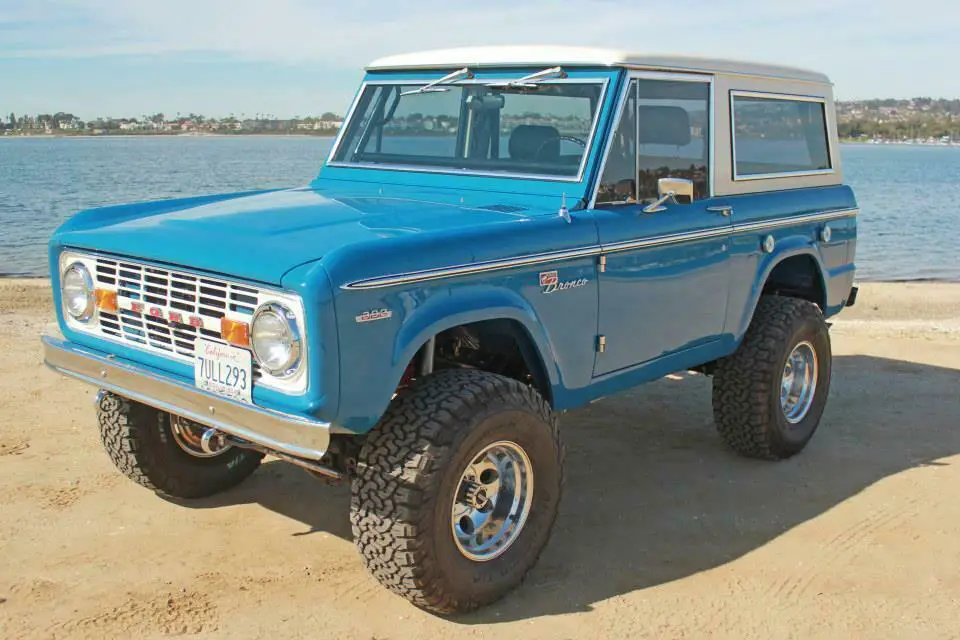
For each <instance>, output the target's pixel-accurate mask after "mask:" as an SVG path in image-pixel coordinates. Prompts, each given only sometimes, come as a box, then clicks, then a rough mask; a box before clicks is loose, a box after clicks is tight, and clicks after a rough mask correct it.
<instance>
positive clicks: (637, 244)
mask: <svg viewBox="0 0 960 640" xmlns="http://www.w3.org/2000/svg"><path fill="white" fill-rule="evenodd" d="M859 211H860V210H859V209H837V210H833V211H822V212H818V213H808V214H804V215H799V216H790V217H787V218H777V219H774V220H760V221H757V222H747V223H742V224H733V225H732V226H730V227H720V228H715V229H707V230H704V231H690V232H686V233H674V234H670V235H665V236H654V237H651V238H640V239H637V240H629V241H625V242H616V243H612V244H606V245H600V244H597V245H593V246H589V247H580V248H576V249H567V250H564V251H550V252H545V253H537V254H532V255H527V256H518V257H515V258H504V259H502V260H488V261H485V262H475V263H472V264H461V265H454V266H451V267H438V268H435V269H424V270H421V271H410V272H407V273H398V274H391V275H387V276H380V277H376V278H367V279H364V280H356V281H353V282H348V283H346V284H344V285H341V288H342V289H347V290H363V289H381V288H384V287H395V286H398V285H403V284H412V283H416V282H426V281H429V280H439V279H441V278H452V277H457V276H466V275H473V274H476V273H488V272H491V271H501V270H504V269H513V268H516V267H528V266H532V265H539V264H547V263H550V262H558V261H561V260H573V259H576V258H584V257H589V256H596V255H601V254H605V253H616V252H619V251H630V250H633V249H643V248H647V247H657V246H664V245H670V244H678V243H681V242H690V241H694V240H703V239H706V238H715V237H718V236H727V235H736V234H738V233H747V232H751V231H766V230H768V229H778V228H781V227H789V226H793V225H799V224H809V223H811V222H827V221H829V220H836V219H838V218H848V217H851V216H855V215H857V214H858V213H859Z"/></svg>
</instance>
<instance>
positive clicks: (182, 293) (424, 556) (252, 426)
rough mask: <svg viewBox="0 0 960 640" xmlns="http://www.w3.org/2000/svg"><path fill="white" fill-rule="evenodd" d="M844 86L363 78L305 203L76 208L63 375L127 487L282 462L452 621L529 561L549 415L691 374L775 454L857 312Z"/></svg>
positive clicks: (165, 487) (543, 522) (763, 72)
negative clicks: (838, 94)
mask: <svg viewBox="0 0 960 640" xmlns="http://www.w3.org/2000/svg"><path fill="white" fill-rule="evenodd" d="M856 220H857V203H856V200H855V198H854V194H853V192H852V191H851V189H850V188H849V187H847V186H845V185H844V184H843V179H842V174H841V167H840V154H839V152H838V143H837V133H836V127H835V115H834V104H833V98H832V88H831V84H830V82H829V80H828V79H827V78H826V77H825V76H823V75H821V74H819V73H814V72H810V71H803V70H799V69H793V68H787V67H780V66H771V65H761V64H747V63H739V62H732V61H726V60H712V59H694V58H684V57H666V56H647V55H635V54H629V53H622V52H617V51H608V50H596V49H582V48H569V47H557V48H550V47H494V48H475V49H455V50H447V51H438V52H429V53H420V54H410V55H400V56H394V57H389V58H385V59H382V60H379V61H376V62H374V63H373V64H371V65H370V66H369V67H368V68H367V73H366V75H365V77H364V79H363V82H362V84H361V86H360V89H359V91H358V93H357V95H356V98H355V100H354V102H353V105H352V106H351V107H350V110H349V114H348V116H347V118H346V122H345V124H344V126H343V128H342V131H341V132H340V135H339V137H338V138H337V140H336V142H335V143H334V145H333V148H332V150H331V151H330V155H329V157H328V158H327V161H326V162H325V164H324V165H323V168H322V170H321V171H320V173H319V175H318V177H317V178H316V179H315V180H314V181H313V182H312V183H310V185H309V186H306V187H302V188H296V189H285V190H272V191H250V192H243V193H228V194H222V195H214V196H205V197H195V198H182V199H175V200H162V201H157V202H147V203H139V204H130V205H123V206H113V207H105V208H99V209H94V210H89V211H83V212H81V213H78V214H77V215H75V216H73V217H72V218H71V219H70V220H69V221H68V222H66V223H65V224H64V225H63V226H62V227H60V229H58V230H57V231H56V233H55V234H54V236H53V238H52V240H51V242H50V271H51V273H52V274H53V288H54V292H55V300H56V309H57V316H58V321H59V331H55V332H51V333H50V335H47V336H45V337H44V345H45V358H46V362H47V364H48V365H49V366H50V367H52V368H53V369H55V370H57V371H60V372H62V373H64V374H66V375H68V376H72V377H74V378H77V379H80V380H83V381H85V382H88V383H90V384H92V385H94V387H96V388H98V389H99V390H100V392H99V395H98V396H97V415H98V421H99V427H100V434H101V437H102V440H103V444H104V446H105V448H106V450H107V453H108V454H109V456H110V457H111V459H112V460H113V461H114V463H116V465H117V467H119V469H120V470H121V471H122V472H123V473H124V474H126V475H127V476H129V477H130V478H131V479H133V480H134V481H136V482H138V483H140V484H142V485H144V486H145V487H148V488H150V489H152V490H153V491H155V492H157V493H159V494H163V495H166V496H174V497H177V498H199V497H203V496H209V495H211V494H214V493H217V492H219V491H224V490H226V489H229V488H230V487H233V486H235V485H236V484H238V483H240V482H241V481H243V480H244V479H245V478H246V477H248V476H249V475H250V474H252V473H253V472H254V471H255V470H256V469H257V466H258V465H259V464H260V461H261V459H262V458H263V457H264V456H265V455H271V456H275V457H277V458H280V459H283V460H286V461H289V462H292V463H294V464H297V465H300V466H301V467H304V468H306V469H308V470H309V471H311V472H312V473H314V474H316V475H317V476H320V477H323V478H327V479H329V480H344V481H349V482H350V483H351V486H352V501H351V505H350V521H351V523H352V527H353V535H354V537H355V539H356V544H357V546H358V548H359V550H360V555H361V556H362V558H363V561H364V562H365V564H366V565H367V567H369V569H370V571H371V572H372V573H373V575H374V576H376V578H377V579H378V580H379V581H380V582H381V583H383V584H384V585H385V586H386V587H388V588H390V589H391V590H393V591H394V592H396V593H398V594H400V595H402V596H404V597H406V598H408V599H409V600H411V601H412V602H413V603H414V604H416V605H417V606H420V607H422V608H424V609H427V610H430V611H433V612H437V613H441V614H450V613H455V612H461V611H466V610H470V609H473V608H476V607H479V606H482V605H484V604H486V603H489V602H492V601H494V600H496V599H497V598H499V597H501V596H502V595H503V594H504V593H506V592H507V591H509V590H510V589H511V588H512V587H514V586H516V585H517V584H518V583H519V582H520V581H521V579H522V578H523V576H524V574H526V573H527V571H529V570H530V568H531V567H532V566H533V564H534V563H535V562H536V560H537V558H538V556H539V555H540V552H541V551H542V550H543V548H544V546H545V545H546V543H547V539H548V537H549V535H550V530H551V528H552V526H553V523H554V520H555V518H556V516H557V508H558V503H559V501H560V495H561V487H562V484H563V459H564V447H563V444H562V443H561V439H560V432H559V429H558V427H557V419H556V415H557V414H558V413H560V412H563V411H566V410H568V409H573V408H576V407H581V406H584V405H586V404H588V403H590V402H592V401H594V400H596V399H598V398H601V397H604V396H607V395H610V394H613V393H616V392H618V391H621V390H623V389H627V388H629V387H633V386H635V385H638V384H640V383H643V382H647V381H650V380H654V379H657V378H660V377H662V376H664V375H666V374H669V373H671V372H675V371H681V370H694V371H698V372H700V373H703V374H706V375H708V376H712V379H713V412H714V416H715V421H716V426H717V430H718V431H719V433H720V436H721V437H722V438H723V439H724V440H725V441H726V442H727V443H728V444H729V445H730V447H731V448H732V449H734V450H736V451H738V452H740V453H742V454H745V455H748V456H754V457H758V458H767V459H781V458H787V457H790V456H792V455H794V454H796V453H798V452H799V451H800V450H801V449H803V447H804V446H805V445H806V443H807V441H808V440H810V438H811V436H812V435H813V433H814V431H815V430H816V429H817V425H818V424H819V422H820V418H821V416H822V414H823V410H824V405H825V404H826V401H827V393H828V389H829V386H830V376H831V352H830V336H829V334H828V331H827V328H828V325H827V322H826V319H827V318H829V317H831V316H833V315H834V314H836V313H838V312H839V311H841V310H842V309H843V308H844V306H849V305H851V304H853V302H854V300H855V298H856V293H857V289H856V287H854V286H853V278H854V249H855V245H856V224H857V223H856Z"/></svg>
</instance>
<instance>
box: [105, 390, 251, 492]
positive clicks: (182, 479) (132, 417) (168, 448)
mask: <svg viewBox="0 0 960 640" xmlns="http://www.w3.org/2000/svg"><path fill="white" fill-rule="evenodd" d="M97 419H98V421H99V423H100V440H101V441H102V442H103V446H104V448H105V449H106V450H107V454H108V455H109V456H110V459H111V460H113V463H114V464H115V465H116V466H117V468H118V469H119V470H120V471H121V472H123V474H124V475H125V476H127V477H128V478H130V479H131V480H133V481H134V482H136V483H137V484H141V485H143V486H144V487H146V488H148V489H151V490H153V491H155V492H156V493H158V494H160V495H162V496H167V497H170V498H203V497H206V496H211V495H213V494H215V493H219V492H221V491H225V490H226V489H229V488H231V487H234V486H236V485H238V484H239V483H241V482H243V480H245V479H246V478H247V477H248V476H249V475H250V474H251V473H253V472H254V471H256V470H257V467H258V466H260V460H261V459H262V458H263V454H261V453H258V452H256V451H250V450H249V449H240V448H238V447H232V448H230V449H228V450H226V451H224V452H223V453H222V454H220V455H218V456H215V457H213V458H198V457H196V456H192V455H190V454H189V453H187V452H186V451H184V450H183V449H181V448H180V446H179V445H178V444H177V443H176V442H175V441H174V439H173V433H172V431H171V430H170V414H168V413H166V412H163V411H159V410H157V409H154V408H153V407H148V406H147V405H144V404H140V403H138V402H133V401H132V400H128V399H126V398H122V397H120V396H118V395H114V394H112V393H105V394H101V397H100V400H99V402H98V403H97Z"/></svg>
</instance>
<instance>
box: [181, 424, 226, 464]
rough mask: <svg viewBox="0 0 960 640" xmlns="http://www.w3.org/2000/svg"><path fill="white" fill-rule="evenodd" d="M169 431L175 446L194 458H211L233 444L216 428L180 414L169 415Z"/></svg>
mask: <svg viewBox="0 0 960 640" xmlns="http://www.w3.org/2000/svg"><path fill="white" fill-rule="evenodd" d="M170 431H171V432H172V433H173V441H174V442H176V443H177V446H179V447H180V448H181V449H183V450H184V451H186V452H187V453H189V454H190V455H192V456H194V457H195V458H213V457H214V456H218V455H220V454H221V453H223V452H225V451H226V450H227V449H229V448H230V447H232V446H233V445H231V444H230V443H229V442H227V440H226V438H224V436H223V434H222V433H220V432H219V431H217V430H216V429H212V428H210V427H207V426H204V425H202V424H198V423H196V422H192V421H190V420H187V419H186V418H181V417H180V416H170Z"/></svg>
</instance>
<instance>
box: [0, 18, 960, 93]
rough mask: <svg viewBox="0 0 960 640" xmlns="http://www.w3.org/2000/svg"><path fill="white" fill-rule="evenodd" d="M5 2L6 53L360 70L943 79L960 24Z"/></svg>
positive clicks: (0, 36) (0, 43)
mask: <svg viewBox="0 0 960 640" xmlns="http://www.w3.org/2000/svg"><path fill="white" fill-rule="evenodd" d="M4 1H9V0H0V28H2V29H3V31H0V58H73V57H95V56H130V55H163V54H200V55H214V56H223V57H226V58H231V59H239V60H247V61H267V62H274V63H277V62H279V63H284V64H303V63H320V64H323V65H324V66H328V67H341V68H351V69H356V68H358V67H359V66H362V65H363V64H365V63H366V62H368V61H370V60H371V59H373V58H376V57H379V56H381V55H386V54H390V53H399V52H405V51H411V50H419V49H426V48H436V47H449V46H463V45H477V44H508V43H509V44H518V43H542V44H578V45H595V46H612V47H617V48H625V49H631V50H644V51H656V52H664V51H669V52H680V53H690V54H703V55H713V56H729V57H737V58H747V59H758V60H764V61H771V62H779V63H783V64H796V65H800V66H810V67H814V68H817V69H820V70H824V71H826V72H827V73H830V74H831V75H833V76H834V77H835V79H837V80H838V81H839V80H841V79H844V80H850V81H857V80H862V79H863V78H873V79H874V80H873V81H874V82H876V83H882V82H884V81H885V79H886V80H887V81H889V80H890V79H891V77H893V78H894V79H895V80H896V79H898V77H899V76H900V75H902V74H906V73H912V72H911V71H910V67H911V66H914V67H916V68H917V72H918V73H919V74H920V76H921V77H923V74H925V73H926V74H928V75H929V76H930V77H931V78H932V77H933V74H932V72H931V71H930V70H929V69H930V68H940V67H942V66H944V64H945V63H943V62H942V61H943V60H945V59H956V57H957V54H958V46H957V45H956V44H955V38H954V37H952V35H951V34H952V33H956V32H957V30H960V12H957V11H956V10H955V0H914V1H913V2H912V3H910V4H909V6H905V5H904V4H903V3H902V2H901V1H900V0H896V1H895V0H799V1H795V2H780V1H775V2H770V1H769V0H732V1H731V0H728V1H727V2H705V1H704V0H673V1H671V2H665V1H662V0H655V1H648V2H639V1H636V0H629V1H624V0H568V1H566V2H558V1H556V0H528V1H526V2H508V1H505V0H488V1H486V2H448V3H445V4H443V5H442V9H441V8H438V4H437V3H436V2H435V1H431V2H427V1H420V2H410V1H407V2H403V1H397V2H391V3H386V2H382V1H381V2H371V1H370V0H354V1H353V2H350V3H344V2H328V1H316V0H313V1H310V0H271V2H269V3H267V2H263V1H262V0H256V1H254V0H166V1H165V2H162V3H159V2H156V1H155V0H150V1H143V0H87V1H86V2H84V3H83V4H82V5H78V4H77V3H74V2H70V1H69V0H34V2H33V3H32V4H31V5H29V7H27V8H19V9H12V10H5V9H4V7H3V4H2V3H3V2H4ZM5 33H6V34H8V35H10V37H4V34H5ZM931 61H932V67H931ZM937 61H941V62H940V66H939V67H938V65H937ZM924 64H926V65H927V69H926V70H924V69H922V68H921V66H922V65H924ZM899 80H903V78H899ZM943 82H944V79H943V78H940V80H939V83H940V84H941V85H942V84H943ZM854 86H856V83H855V84H854ZM881 88H882V87H879V86H878V93H882V91H880V89H881ZM958 89H960V87H958ZM958 93H960V90H958Z"/></svg>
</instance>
